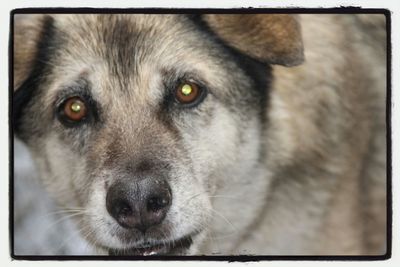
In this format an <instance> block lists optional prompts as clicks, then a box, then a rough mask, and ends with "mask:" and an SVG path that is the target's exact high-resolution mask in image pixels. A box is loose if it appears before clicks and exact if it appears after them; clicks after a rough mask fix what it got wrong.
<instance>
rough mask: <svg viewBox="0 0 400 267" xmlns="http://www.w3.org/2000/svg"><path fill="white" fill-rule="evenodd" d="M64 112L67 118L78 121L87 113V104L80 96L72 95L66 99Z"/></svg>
mask: <svg viewBox="0 0 400 267" xmlns="http://www.w3.org/2000/svg"><path fill="white" fill-rule="evenodd" d="M63 113H64V115H65V116H66V118H67V119H69V120H71V121H75V122H78V121H80V120H82V119H83V118H85V117H86V115H87V108H86V104H85V102H84V100H82V99H81V98H80V97H71V98H69V99H67V101H65V104H64V108H63Z"/></svg>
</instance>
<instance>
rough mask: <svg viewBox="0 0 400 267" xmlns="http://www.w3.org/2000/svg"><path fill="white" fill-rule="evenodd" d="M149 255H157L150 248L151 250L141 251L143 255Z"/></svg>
mask: <svg viewBox="0 0 400 267" xmlns="http://www.w3.org/2000/svg"><path fill="white" fill-rule="evenodd" d="M151 255H157V252H156V251H154V250H152V251H145V252H144V253H143V256H151Z"/></svg>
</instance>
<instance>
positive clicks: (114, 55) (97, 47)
mask: <svg viewBox="0 0 400 267" xmlns="http://www.w3.org/2000/svg"><path fill="white" fill-rule="evenodd" d="M185 22H186V23H185ZM56 24H57V28H58V29H59V30H60V32H61V33H62V35H63V37H64V39H65V40H64V41H66V43H67V47H66V52H69V53H71V54H76V55H79V54H82V53H86V54H85V56H86V57H87V56H89V55H91V56H97V57H101V58H103V59H105V60H106V61H107V62H108V63H109V64H110V65H111V66H112V67H114V66H115V65H121V66H125V67H126V68H132V67H135V66H132V64H140V63H142V62H141V61H143V60H144V59H147V58H148V57H149V56H150V55H153V56H154V55H156V54H160V52H166V51H168V50H169V51H170V50H179V49H184V48H185V47H186V48H189V47H190V46H189V45H188V44H189V43H190V42H193V41H194V38H195V34H193V29H191V31H190V30H188V29H190V28H191V27H190V25H188V24H190V23H189V21H188V20H187V19H186V18H185V17H184V16H180V15H139V14H134V15H105V14H101V15H82V14H80V15H68V16H63V15H60V16H59V17H56ZM78 47H79V49H77V48H78Z"/></svg>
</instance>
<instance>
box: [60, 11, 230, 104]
mask: <svg viewBox="0 0 400 267" xmlns="http://www.w3.org/2000/svg"><path fill="white" fill-rule="evenodd" d="M54 18H55V27H56V29H57V31H58V32H59V38H60V39H61V42H60V46H61V47H60V49H58V51H59V52H58V53H57V58H56V60H57V62H56V63H55V64H53V65H54V66H56V67H55V68H54V69H53V73H54V77H56V78H55V80H57V81H58V85H57V86H54V88H62V86H60V85H63V84H67V83H68V82H69V81H70V80H73V79H76V77H78V76H79V75H80V73H88V74H89V75H90V74H91V75H92V78H91V80H92V81H95V83H96V84H97V85H98V89H99V90H98V91H99V92H100V93H101V94H104V96H106V94H108V93H107V92H108V91H115V90H119V91H121V90H122V91H124V90H125V91H126V90H131V91H132V90H134V91H135V92H138V91H140V90H142V89H143V88H144V89H146V91H147V92H144V93H143V92H142V93H141V94H140V97H142V98H143V99H147V96H149V95H150V96H154V99H156V98H157V97H159V96H160V95H161V92H160V90H158V89H159V88H161V87H160V86H159V85H160V82H161V76H162V73H165V71H167V72H168V71H170V70H173V71H175V72H179V74H186V73H196V74H198V76H201V77H203V78H204V80H209V81H213V83H214V84H215V85H217V84H218V83H219V84H221V85H223V83H224V82H226V81H224V80H223V79H222V78H221V77H225V76H226V74H227V73H225V72H227V71H226V70H225V69H228V68H230V67H232V66H231V63H229V62H227V61H224V65H225V69H223V68H213V69H210V65H218V64H220V61H221V60H224V55H223V51H221V50H220V49H219V48H218V47H217V46H216V45H215V43H214V42H212V41H211V40H210V38H205V37H206V36H205V35H206V33H205V32H203V31H202V30H201V29H199V28H198V27H197V26H196V24H195V23H193V21H192V20H191V19H190V18H189V17H188V16H186V15H139V14H124V15H106V14H101V15H93V14H78V15H55V17H54ZM157 85H158V89H157ZM105 88H107V90H104V89H105ZM149 89H152V90H153V91H151V90H149ZM56 90H57V89H56ZM93 90H96V88H93ZM113 94H114V93H113ZM114 96H115V94H114ZM135 97H136V98H137V97H138V95H137V94H136V95H135Z"/></svg>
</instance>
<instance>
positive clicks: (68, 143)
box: [13, 15, 303, 255]
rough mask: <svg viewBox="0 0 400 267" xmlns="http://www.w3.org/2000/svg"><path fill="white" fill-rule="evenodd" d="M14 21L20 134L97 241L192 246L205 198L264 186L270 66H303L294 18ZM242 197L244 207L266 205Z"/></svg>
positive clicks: (146, 247)
mask: <svg viewBox="0 0 400 267" xmlns="http://www.w3.org/2000/svg"><path fill="white" fill-rule="evenodd" d="M14 22H15V27H14V47H13V48H14V49H13V50H14V88H15V92H14V101H13V124H14V129H15V131H16V133H17V135H18V136H19V137H20V138H21V139H22V140H24V141H25V142H26V143H27V144H28V146H29V147H30V149H31V151H32V153H33V157H34V158H35V160H36V161H37V164H38V167H39V170H40V175H41V178H42V179H43V182H44V184H45V185H46V187H47V188H48V190H49V192H50V193H51V194H52V195H53V196H54V198H55V199H56V200H57V201H58V202H59V203H60V204H61V205H63V206H65V207H66V208H70V209H79V210H80V217H79V219H78V220H77V222H78V223H79V224H80V226H81V227H80V229H81V231H82V234H83V235H84V236H86V237H87V239H88V240H90V241H91V242H92V243H93V244H94V245H96V246H97V247H99V248H104V249H106V250H108V251H109V252H110V253H114V254H121V253H122V254H124V253H125V254H143V255H147V254H154V253H157V254H159V253H169V254H186V253H195V252H196V251H197V248H198V247H199V245H200V243H201V240H202V239H203V238H204V236H205V233H206V232H207V231H208V230H209V229H211V228H212V227H213V225H212V223H211V220H212V218H213V216H214V213H213V211H214V210H213V209H215V205H214V200H213V198H212V197H213V196H215V195H216V194H218V193H219V192H223V189H224V188H227V187H235V188H237V189H235V190H243V192H244V194H247V193H249V192H251V191H252V190H253V191H257V190H262V189H260V188H257V187H263V185H264V183H263V182H262V180H263V175H262V171H260V170H262V164H261V157H262V151H263V149H262V147H263V143H262V138H261V136H262V132H263V128H264V122H265V121H266V119H267V118H266V115H265V110H266V107H267V102H268V101H267V99H268V97H267V96H268V86H269V83H270V77H271V75H270V68H269V67H268V66H269V64H281V65H286V66H290V65H296V64H298V63H300V62H301V61H302V55H303V54H302V44H301V38H300V29H299V26H298V23H297V21H296V18H294V17H292V16H289V15H203V16H188V15H51V16H50V15H35V16H33V15H17V16H16V17H15V21H14ZM246 181H247V182H246ZM248 181H250V183H253V185H252V186H251V187H249V186H247V184H249V182H248ZM248 197H249V203H247V204H246V205H247V206H246V205H245V206H244V208H245V209H249V210H251V209H256V208H257V206H260V205H262V203H254V202H253V203H251V200H252V197H253V196H250V195H249V196H248ZM241 202H243V201H241ZM242 204H243V203H242ZM226 209H227V210H229V211H224V212H231V213H237V212H240V211H236V207H235V206H234V205H232V206H229V205H227V207H226ZM243 226H246V224H244V225H243ZM189 248H190V249H189Z"/></svg>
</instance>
